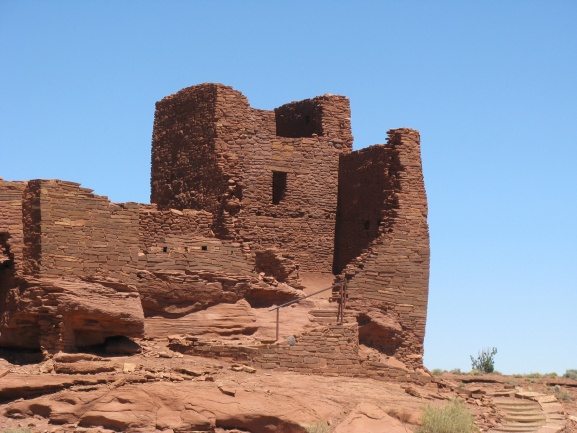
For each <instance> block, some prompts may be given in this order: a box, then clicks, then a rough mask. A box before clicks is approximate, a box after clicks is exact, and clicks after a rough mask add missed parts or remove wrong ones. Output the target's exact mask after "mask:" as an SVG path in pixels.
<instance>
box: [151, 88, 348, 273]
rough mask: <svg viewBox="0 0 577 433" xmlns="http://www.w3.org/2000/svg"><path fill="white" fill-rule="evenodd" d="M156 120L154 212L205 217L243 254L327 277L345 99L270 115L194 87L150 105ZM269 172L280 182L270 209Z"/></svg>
mask: <svg viewBox="0 0 577 433" xmlns="http://www.w3.org/2000/svg"><path fill="white" fill-rule="evenodd" d="M211 98H212V100H211ZM155 118H156V119H157V120H155V130H154V135H153V165H152V179H153V180H152V188H153V192H152V195H151V198H152V201H153V202H154V203H158V205H159V208H166V207H174V208H177V209H184V208H186V207H190V208H193V209H198V210H201V209H203V210H206V211H210V212H211V213H213V215H214V216H213V227H212V228H213V231H214V233H215V234H216V235H217V237H220V238H223V239H230V240H235V241H238V242H241V243H242V245H243V247H244V248H245V251H256V250H258V249H262V248H272V247H278V248H281V249H282V250H283V251H286V252H288V253H290V254H291V255H294V256H295V258H296V260H297V261H298V262H299V263H300V269H301V270H302V271H304V272H306V271H316V272H331V271H332V261H333V260H332V258H333V251H334V229H335V219H336V206H337V202H336V201H337V177H338V158H339V155H340V154H341V153H349V152H350V151H351V148H352V136H351V132H350V108H349V102H348V99H346V98H344V97H341V96H331V95H325V96H321V97H317V98H314V99H310V100H305V101H300V102H296V103H291V104H287V105H285V106H282V107H279V108H278V109H276V110H275V111H274V112H273V111H266V110H257V109H253V108H251V107H250V105H249V104H248V101H247V99H246V98H245V97H244V96H243V95H242V94H241V93H240V92H237V91H235V90H233V89H232V88H230V87H227V86H223V85H217V84H203V85H200V86H195V87H191V88H187V89H183V90H181V91H180V92H178V93H176V94H175V95H171V96H169V97H167V98H165V99H163V100H162V101H160V102H159V103H157V111H156V115H155ZM201 124H202V127H201V126H199V125H201ZM274 172H277V173H284V174H283V175H281V176H285V178H286V187H285V188H284V190H283V191H282V194H280V196H281V197H280V199H279V200H277V203H273V176H275V175H274V174H273V173H274ZM161 173H164V174H161ZM170 173H171V174H170ZM200 173H205V174H206V175H207V176H208V179H206V178H203V176H201V175H200ZM171 176H172V177H171ZM277 176H278V175H277ZM193 197H194V198H193Z"/></svg>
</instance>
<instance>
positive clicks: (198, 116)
mask: <svg viewBox="0 0 577 433" xmlns="http://www.w3.org/2000/svg"><path fill="white" fill-rule="evenodd" d="M388 135H389V137H388V140H387V143H386V144H380V145H374V146H371V147H369V148H366V149H362V150H359V151H352V142H353V137H352V135H351V129H350V108H349V101H348V99H347V98H345V97H343V96H336V95H324V96H319V97H316V98H312V99H307V100H304V101H298V102H291V103H289V104H286V105H283V106H281V107H279V108H276V109H274V110H260V109H255V108H252V107H251V106H250V105H249V103H248V101H247V99H246V97H245V96H243V95H242V94H241V93H240V92H238V91H236V90H234V89H232V88H230V87H227V86H224V85H221V84H211V83H208V84H201V85H198V86H193V87H189V88H186V89H182V90H181V91H179V92H177V93H175V94H173V95H170V96H167V97H166V98H164V99H163V100H161V101H159V102H158V103H157V104H156V112H155V118H154V131H153V137H152V168H151V202H152V204H137V203H122V204H116V203H111V202H110V201H109V200H108V199H107V198H106V197H104V196H99V195H96V194H94V193H93V192H92V190H89V189H86V188H82V187H81V186H80V185H79V184H76V183H73V182H66V181H61V180H31V181H25V182H10V181H4V180H2V179H1V178H0V315H1V316H0V345H3V346H11V345H15V346H21V347H35V346H41V347H42V348H44V349H46V350H47V351H49V352H50V351H56V350H75V349H76V348H79V347H83V346H90V345H94V344H101V343H102V342H103V341H104V340H105V339H106V338H110V337H114V336H115V335H116V334H115V333H118V332H119V329H123V328H122V327H125V328H124V329H126V331H124V332H123V335H125V336H128V337H142V336H144V332H145V329H146V328H145V326H144V321H145V320H147V319H148V318H154V319H155V320H164V319H171V318H174V319H182V323H186V320H188V319H187V317H190V316H189V315H191V314H195V313H196V312H199V311H205V310H206V309H208V308H211V307H212V306H215V305H217V304H219V303H224V304H235V303H238V302H245V300H246V301H248V303H249V304H250V305H252V306H258V307H263V306H267V305H268V306H270V305H271V304H273V303H274V304H277V305H278V303H279V302H281V299H284V298H282V297H283V296H284V297H286V296H288V297H289V298H288V299H293V298H291V297H294V296H295V295H294V293H292V292H290V291H287V290H286V289H281V285H282V284H281V283H285V284H288V285H290V286H292V287H293V288H297V289H302V288H303V287H304V286H303V285H302V281H301V279H300V277H301V275H303V274H311V273H313V274H325V275H326V274H329V275H330V274H331V273H332V274H334V276H335V281H339V280H340V281H344V280H346V281H347V287H348V301H347V317H348V323H347V322H346V323H345V324H344V325H328V326H327V327H326V328H322V329H320V328H319V329H317V330H315V331H311V332H310V333H308V334H303V335H301V336H300V341H299V342H298V344H297V345H294V346H293V345H290V344H288V343H286V342H282V343H279V344H276V345H272V346H266V347H264V348H263V347H261V348H259V349H258V350H256V349H254V348H253V349H254V350H252V349H250V348H248V347H245V348H241V349H238V348H237V349H230V348H228V346H222V347H220V349H218V350H220V352H218V350H217V346H218V345H216V346H214V348H212V349H211V348H210V347H213V346H210V345H207V344H201V343H197V344H196V346H194V347H195V348H194V349H190V350H197V351H204V352H206V353H207V354H211V353H212V354H215V355H217V354H218V353H220V354H222V353H221V352H222V351H230V350H232V351H233V352H234V351H236V352H235V353H241V352H243V350H245V349H246V351H249V352H250V353H251V355H250V359H251V362H252V363H253V364H254V365H256V366H260V367H261V368H273V367H274V369H280V370H282V369H288V370H291V371H302V372H312V373H319V372H320V373H321V374H357V373H358V371H362V372H364V373H362V374H367V375H376V376H379V375H380V376H383V377H389V378H390V377H393V376H395V375H396V374H397V373H394V371H397V370H394V369H393V370H394V371H393V370H391V367H390V366H386V365H379V363H378V362H374V361H367V360H361V359H360V358H359V357H358V347H359V344H362V345H365V346H370V347H372V348H373V349H376V350H377V351H379V352H380V353H382V354H383V355H385V357H394V358H396V359H397V360H400V361H402V363H404V365H405V366H407V368H410V369H413V370H415V369H418V368H420V367H422V354H423V340H424V333H425V322H426V312H427V298H428V273H429V235H428V226H427V199H426V193H425V188H424V182H423V175H422V168H421V157H420V137H419V133H418V132H417V131H414V130H412V129H407V128H403V129H394V130H390V131H389V132H388ZM277 284H279V286H278V287H277ZM285 287H286V286H285ZM283 290H284V292H283ZM291 290H292V289H291ZM91 293H92V294H93V295H94V296H95V298H94V299H91V296H92V295H90V294H91ZM327 293H328V292H327ZM106 297H109V299H110V300H111V301H112V300H115V301H114V302H115V303H117V305H118V306H120V307H119V308H111V306H109V305H106V302H103V299H105V298H106ZM259 297H261V299H257V298H259ZM83 299H84V303H83V301H82V300H83ZM91 302H92V304H91ZM235 305H236V304H235ZM239 305H240V304H239ZM243 305H244V304H243ZM69 307H71V308H75V309H76V310H77V311H78V312H79V313H78V314H72V313H69V310H68V308H69ZM124 308H127V309H130V314H128V315H127V314H125V313H124V311H123V309H124ZM135 308H136V310H138V311H134V309H135ZM243 308H245V307H243ZM246 308H250V306H247V307H246ZM67 312H68V313H67ZM191 347H192V346H191ZM225 347H226V348H225ZM255 350H256V352H255ZM265 355H266V356H265ZM337 361H338V362H337ZM348 361H350V363H349V362H348ZM321 370H322V371H321ZM385 370H387V371H389V372H388V373H386V374H385V373H384V371H385ZM371 372H372V373H371ZM379 372H380V373H379ZM359 374H361V373H359ZM402 374H405V373H402ZM397 376H398V375H397Z"/></svg>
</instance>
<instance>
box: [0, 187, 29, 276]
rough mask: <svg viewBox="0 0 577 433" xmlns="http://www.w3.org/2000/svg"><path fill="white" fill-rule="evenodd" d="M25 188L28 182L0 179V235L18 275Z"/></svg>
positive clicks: (21, 245) (20, 258)
mask: <svg viewBox="0 0 577 433" xmlns="http://www.w3.org/2000/svg"><path fill="white" fill-rule="evenodd" d="M25 186H26V182H9V181H5V180H3V179H2V178H0V235H1V236H3V239H4V241H3V247H4V248H6V249H8V250H9V251H8V252H7V253H8V254H10V255H11V256H12V260H13V263H12V265H13V269H14V272H15V273H16V274H21V273H22V250H23V245H24V233H23V229H22V194H23V192H24V188H25ZM0 253H1V251H0Z"/></svg>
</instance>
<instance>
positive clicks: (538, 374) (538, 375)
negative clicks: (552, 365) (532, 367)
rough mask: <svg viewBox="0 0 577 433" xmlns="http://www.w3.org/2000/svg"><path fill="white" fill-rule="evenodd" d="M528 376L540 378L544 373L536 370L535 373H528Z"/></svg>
mask: <svg viewBox="0 0 577 433" xmlns="http://www.w3.org/2000/svg"><path fill="white" fill-rule="evenodd" d="M527 377H531V378H533V379H540V378H542V377H543V375H542V374H541V373H539V372H535V373H530V374H528V375H527Z"/></svg>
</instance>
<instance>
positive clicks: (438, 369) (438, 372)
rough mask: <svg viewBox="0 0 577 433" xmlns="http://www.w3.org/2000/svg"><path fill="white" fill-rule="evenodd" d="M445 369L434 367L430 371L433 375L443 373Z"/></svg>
mask: <svg viewBox="0 0 577 433" xmlns="http://www.w3.org/2000/svg"><path fill="white" fill-rule="evenodd" d="M444 372H445V371H444V370H441V369H440V368H435V369H434V370H432V371H431V374H432V375H433V376H440V375H441V374H443V373H444Z"/></svg>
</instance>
